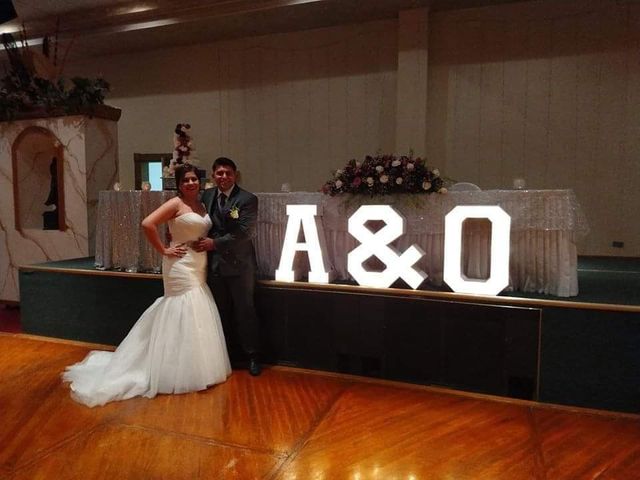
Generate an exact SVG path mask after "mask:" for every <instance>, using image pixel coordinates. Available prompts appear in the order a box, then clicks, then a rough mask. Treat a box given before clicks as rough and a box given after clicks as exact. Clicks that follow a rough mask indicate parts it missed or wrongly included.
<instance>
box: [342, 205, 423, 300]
mask: <svg viewBox="0 0 640 480" xmlns="http://www.w3.org/2000/svg"><path fill="white" fill-rule="evenodd" d="M369 220H382V221H384V222H385V223H386V225H385V226H384V227H382V228H381V229H380V230H379V231H377V232H375V233H374V232H372V231H371V230H369V229H368V228H367V227H366V226H365V224H366V223H367V222H368V221H369ZM404 231H405V222H404V218H403V217H402V216H401V215H400V214H399V213H398V212H397V211H396V210H394V209H393V208H392V207H390V206H389V205H363V206H361V207H360V208H359V209H358V210H357V211H356V213H354V214H353V215H352V216H351V218H349V233H350V234H351V235H353V236H354V237H355V238H356V239H357V240H358V241H359V242H360V243H361V245H360V246H358V247H356V248H355V249H354V250H353V251H351V252H349V255H348V256H347V269H348V270H349V273H350V274H351V275H352V276H353V278H354V279H355V280H356V282H358V283H359V284H360V285H365V286H367V287H378V288H386V287H389V286H390V285H391V284H393V282H395V281H396V280H397V279H398V278H399V277H401V278H402V279H403V280H404V281H405V282H407V283H408V284H409V286H410V287H411V288H413V289H416V288H418V287H419V286H420V284H421V283H422V282H423V281H424V279H425V278H427V274H426V273H424V272H423V271H422V270H418V269H415V268H414V267H413V265H414V264H415V263H416V262H417V261H418V260H419V259H420V257H422V256H423V255H424V251H422V250H421V249H420V248H419V247H417V246H415V245H412V246H411V247H409V248H408V249H406V250H405V251H404V252H403V253H402V254H400V253H399V252H398V251H397V250H396V249H395V248H393V247H390V246H389V243H391V242H393V241H394V240H395V239H396V238H398V237H399V236H400V235H402V234H404ZM372 256H376V257H378V258H379V259H380V260H382V262H383V263H384V264H385V265H386V268H385V269H384V270H383V271H382V272H369V271H367V270H365V269H364V267H363V266H362V263H363V262H364V261H366V260H367V259H368V258H370V257H372Z"/></svg>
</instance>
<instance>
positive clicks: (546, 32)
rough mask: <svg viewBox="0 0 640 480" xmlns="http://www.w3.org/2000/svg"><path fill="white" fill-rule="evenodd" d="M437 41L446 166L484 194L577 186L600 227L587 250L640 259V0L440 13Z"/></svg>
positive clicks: (437, 103)
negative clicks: (520, 182) (521, 185)
mask: <svg viewBox="0 0 640 480" xmlns="http://www.w3.org/2000/svg"><path fill="white" fill-rule="evenodd" d="M429 43H430V45H431V50H430V56H429V59H430V65H429V90H428V98H429V107H430V109H429V114H428V117H429V121H428V141H427V144H428V152H429V156H430V157H431V158H433V159H437V163H439V164H440V165H441V167H442V170H443V171H444V172H446V173H447V174H448V175H449V176H451V177H453V178H456V179H460V180H467V181H472V182H476V183H478V184H479V185H480V186H481V187H482V188H483V189H492V188H509V187H510V186H511V185H512V181H513V178H517V177H522V178H524V179H525V180H526V184H527V187H529V188H572V189H574V191H575V192H576V195H577V196H578V199H579V201H580V203H581V204H582V206H583V208H584V209H585V210H586V213H587V217H588V219H589V222H590V227H591V232H590V233H589V235H588V237H587V238H585V239H583V240H582V241H581V242H580V243H579V251H580V253H581V254H589V255H628V256H632V255H633V256H640V221H638V219H639V215H638V210H639V209H640V4H635V5H633V4H632V3H631V2H615V1H589V0H581V1H574V2H572V1H569V2H554V1H547V2H530V3H526V4H524V3H523V4H514V5H509V6H501V7H492V8H482V9H472V10H463V11H457V12H446V13H440V14H434V15H432V16H431V24H430V37H429ZM614 240H620V241H623V242H624V243H625V247H624V249H619V248H612V247H611V242H612V241H614Z"/></svg>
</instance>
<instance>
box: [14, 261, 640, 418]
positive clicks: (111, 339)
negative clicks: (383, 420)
mask: <svg viewBox="0 0 640 480" xmlns="http://www.w3.org/2000/svg"><path fill="white" fill-rule="evenodd" d="M579 282H580V295H579V296H577V297H572V298H562V299H560V298H557V297H552V296H548V295H526V296H525V295H523V294H521V293H518V294H517V295H516V294H514V293H513V292H512V293H506V294H501V295H499V296H476V295H462V294H456V293H453V292H448V291H443V290H417V291H413V290H409V289H402V288H393V289H370V288H362V287H358V286H353V285H317V284H308V283H302V282H301V283H295V284H290V283H281V282H275V281H270V280H262V281H260V283H259V287H258V290H257V304H258V309H259V314H260V316H261V319H262V324H263V338H264V357H265V361H266V362H267V363H271V364H279V365H289V366H295V367H301V368H309V369H317V370H324V371H333V372H341V373H348V374H356V375H364V376H370V377H376V378H384V379H390V380H399V381H403V382H412V383H418V384H423V385H438V386H443V387H447V388H453V389H459V390H465V391H471V392H479V393H487V394H492V395H500V396H504V397H511V398H520V399H527V400H535V401H540V402H548V403H555V404H564V405H573V406H580V407H587V408H596V409H606V410H614V411H621V412H632V413H637V412H639V411H640V355H638V354H637V352H638V349H639V347H640V261H639V260H637V259H624V260H618V259H605V258H587V259H580V265H579ZM20 292H21V316H22V328H23V331H24V332H25V333H32V334H37V335H45V336H51V337H58V338H67V339H73V340H82V341H88V342H96V343H102V344H111V345H115V344H117V343H119V342H120V341H121V340H122V338H124V336H125V335H126V333H127V332H128V331H129V329H130V328H131V326H132V325H133V323H134V322H135V321H136V320H137V318H138V317H139V315H140V314H141V313H142V312H143V311H144V309H145V308H146V307H148V306H149V305H150V304H151V303H152V302H153V300H154V299H155V298H157V297H158V296H161V295H162V281H161V277H160V275H157V274H143V273H126V272H113V271H98V270H95V269H94V267H93V259H92V258H84V259H76V260H67V261H60V262H49V263H46V264H39V265H32V266H28V267H22V268H21V269H20Z"/></svg>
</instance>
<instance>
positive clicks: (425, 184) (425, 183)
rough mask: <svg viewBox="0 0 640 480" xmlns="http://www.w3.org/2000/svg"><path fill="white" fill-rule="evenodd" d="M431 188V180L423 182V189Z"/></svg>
mask: <svg viewBox="0 0 640 480" xmlns="http://www.w3.org/2000/svg"><path fill="white" fill-rule="evenodd" d="M430 188H431V182H422V189H423V190H429V189H430Z"/></svg>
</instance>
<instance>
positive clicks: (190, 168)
mask: <svg viewBox="0 0 640 480" xmlns="http://www.w3.org/2000/svg"><path fill="white" fill-rule="evenodd" d="M174 172H175V176H176V190H178V196H180V197H181V196H182V192H181V191H180V185H182V181H183V180H184V176H185V175H186V174H187V173H189V172H194V173H195V174H196V177H197V176H198V169H197V168H196V167H195V166H194V165H191V164H190V163H183V164H181V165H178V166H177V167H176V168H175V170H174Z"/></svg>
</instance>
